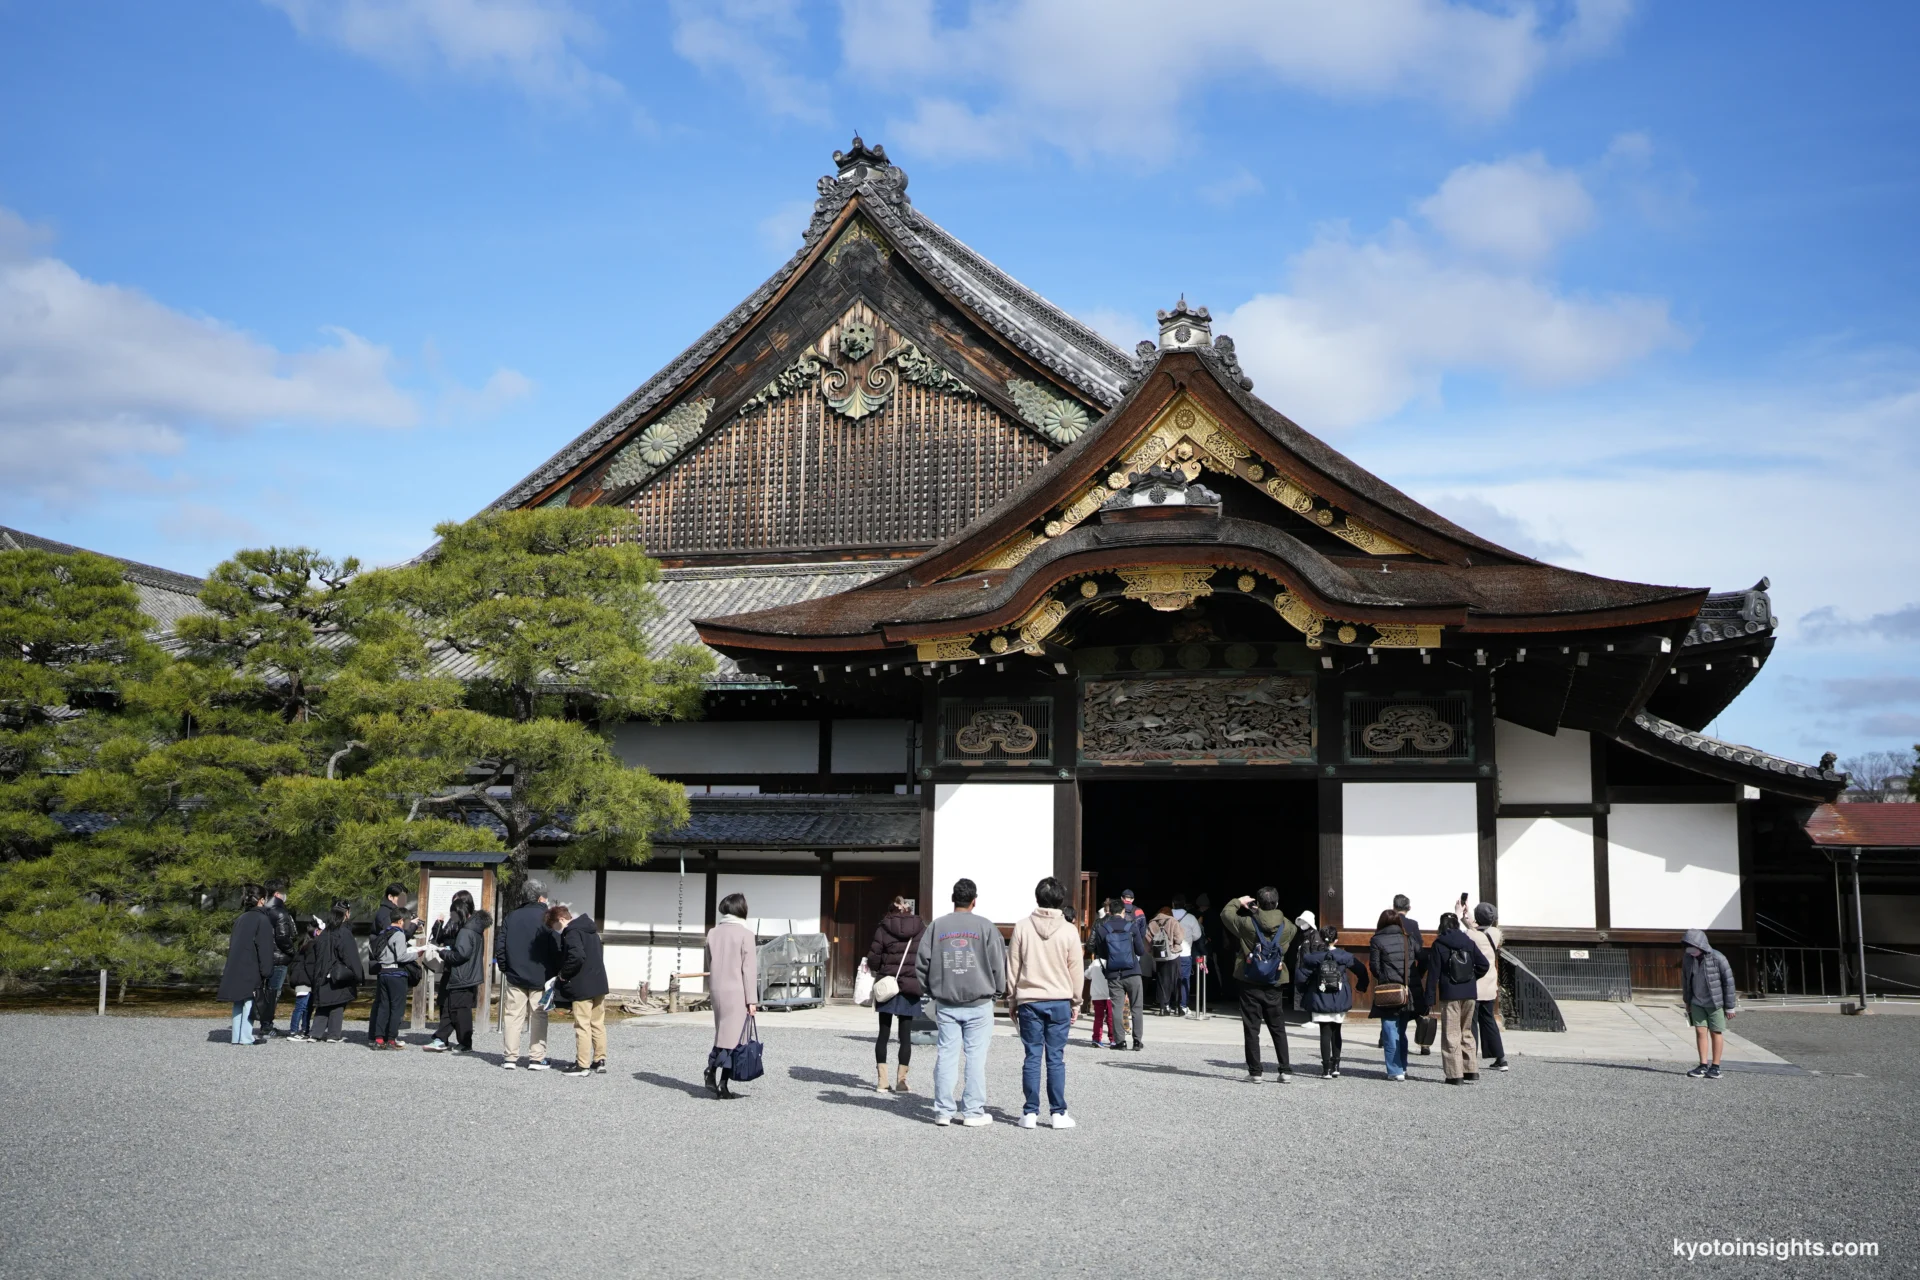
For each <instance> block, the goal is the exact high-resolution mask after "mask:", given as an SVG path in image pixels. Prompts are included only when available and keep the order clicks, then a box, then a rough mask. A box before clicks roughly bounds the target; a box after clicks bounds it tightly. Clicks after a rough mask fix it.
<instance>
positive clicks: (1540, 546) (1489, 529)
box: [1427, 493, 1580, 564]
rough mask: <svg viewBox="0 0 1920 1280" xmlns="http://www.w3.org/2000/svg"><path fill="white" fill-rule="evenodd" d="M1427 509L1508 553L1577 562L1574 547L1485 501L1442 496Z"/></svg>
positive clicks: (1468, 496)
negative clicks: (1496, 544) (1497, 544)
mask: <svg viewBox="0 0 1920 1280" xmlns="http://www.w3.org/2000/svg"><path fill="white" fill-rule="evenodd" d="M1427 505H1428V506H1429V507H1432V508H1433V509H1434V510H1435V511H1438V512H1439V513H1440V514H1441V515H1443V516H1445V517H1446V518H1447V519H1449V520H1451V521H1453V522H1454V523H1455V524H1457V525H1459V526H1461V527H1462V528H1464V529H1470V530H1472V531H1473V532H1474V533H1477V534H1479V535H1480V536H1481V537H1483V538H1485V539H1487V540H1488V541H1490V542H1497V543H1499V544H1500V545H1501V546H1503V547H1505V548H1506V549H1507V550H1509V551H1518V552H1519V553H1520V554H1521V555H1523V556H1532V557H1533V558H1534V559H1536V560H1545V561H1547V562H1548V563H1550V564H1551V563H1555V562H1558V561H1563V560H1572V559H1578V558H1579V555H1580V553H1579V552H1578V551H1576V550H1574V548H1573V544H1572V543H1569V542H1563V541H1561V540H1560V539H1558V538H1552V537H1547V536H1544V535H1542V534H1541V533H1539V532H1538V531H1537V530H1536V529H1535V528H1534V526H1533V524H1532V523H1531V522H1529V521H1526V520H1522V519H1521V518H1520V517H1519V516H1516V515H1514V514H1513V513H1512V512H1511V511H1505V510H1502V509H1501V508H1499V507H1497V506H1495V505H1494V504H1493V503H1491V502H1488V501H1487V500H1486V499H1485V498H1482V497H1478V496H1476V495H1474V494H1470V493H1442V494H1436V495H1435V496H1433V497H1431V498H1429V499H1427Z"/></svg>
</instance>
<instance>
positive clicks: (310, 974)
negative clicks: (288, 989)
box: [287, 934, 326, 987]
mask: <svg viewBox="0 0 1920 1280" xmlns="http://www.w3.org/2000/svg"><path fill="white" fill-rule="evenodd" d="M325 936H326V935H325V934H320V935H318V936H314V935H308V936H307V937H304V938H302V939H301V940H300V946H299V949H298V950H297V951H295V952H294V956H293V963H292V964H290V965H288V966H287V983H288V985H290V986H295V987H312V986H317V985H318V984H319V981H320V976H321V975H320V973H319V970H318V967H317V965H318V961H319V958H320V939H321V938H322V937H325Z"/></svg>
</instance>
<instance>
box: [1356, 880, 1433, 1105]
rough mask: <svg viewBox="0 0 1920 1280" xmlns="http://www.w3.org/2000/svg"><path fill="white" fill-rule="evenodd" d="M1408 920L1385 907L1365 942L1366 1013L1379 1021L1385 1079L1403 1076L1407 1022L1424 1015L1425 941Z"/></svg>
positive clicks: (1405, 1073)
mask: <svg viewBox="0 0 1920 1280" xmlns="http://www.w3.org/2000/svg"><path fill="white" fill-rule="evenodd" d="M1410 923H1411V922H1410V921H1408V920H1407V918H1406V917H1405V916H1403V915H1401V914H1400V913H1399V912H1398V911H1395V910H1394V909H1393V908H1392V907H1389V908H1387V909H1386V910H1385V911H1382V912H1381V913H1380V922H1379V924H1378V925H1376V926H1375V928H1374V934H1373V938H1372V939H1371V941H1369V942H1368V944H1367V952H1368V957H1367V958H1368V961H1369V967H1370V968H1371V969H1372V970H1373V1010H1372V1012H1371V1013H1370V1014H1369V1015H1368V1016H1370V1017H1372V1018H1374V1019H1376V1020H1378V1021H1379V1023H1380V1047H1381V1049H1382V1050H1383V1051H1384V1055H1385V1058H1386V1064H1387V1079H1388V1080H1391V1081H1395V1082H1399V1081H1403V1080H1405V1079H1406V1078H1407V1024H1408V1023H1409V1022H1412V1021H1413V1020H1414V1019H1415V1018H1424V1017H1426V1016H1427V997H1426V986H1425V983H1424V982H1423V980H1422V973H1423V970H1422V969H1421V963H1422V961H1421V956H1422V954H1423V952H1424V948H1425V946H1426V944H1425V942H1424V941H1423V940H1422V939H1421V937H1420V933H1419V930H1418V929H1415V928H1409V927H1408V926H1409V924H1410Z"/></svg>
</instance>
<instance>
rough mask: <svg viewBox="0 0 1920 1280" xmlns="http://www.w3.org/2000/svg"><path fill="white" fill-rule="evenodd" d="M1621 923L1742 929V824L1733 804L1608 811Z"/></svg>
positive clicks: (1616, 914) (1610, 875)
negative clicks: (1740, 825) (1740, 824)
mask: <svg viewBox="0 0 1920 1280" xmlns="http://www.w3.org/2000/svg"><path fill="white" fill-rule="evenodd" d="M1607 880H1608V887H1609V889H1610V890H1611V909H1612V924H1613V927H1614V928H1616V929H1738V928H1739V927H1740V827H1739V818H1738V810H1737V808H1736V807H1735V806H1734V805H1731V804H1616V805H1614V806H1613V807H1612V809H1611V810H1610V811H1609V816H1608V818H1607Z"/></svg>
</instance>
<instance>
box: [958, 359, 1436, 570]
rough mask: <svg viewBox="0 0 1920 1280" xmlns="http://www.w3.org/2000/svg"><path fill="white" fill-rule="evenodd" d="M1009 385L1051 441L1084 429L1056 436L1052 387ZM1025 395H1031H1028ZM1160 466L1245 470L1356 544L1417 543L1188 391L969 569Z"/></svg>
mask: <svg viewBox="0 0 1920 1280" xmlns="http://www.w3.org/2000/svg"><path fill="white" fill-rule="evenodd" d="M1007 385H1008V390H1009V392H1010V393H1011V394H1012V395H1013V396H1014V400H1015V403H1016V404H1017V405H1019V406H1020V411H1021V416H1023V417H1025V418H1026V419H1027V420H1028V422H1029V423H1032V424H1033V425H1034V426H1035V427H1036V428H1038V429H1039V430H1040V431H1041V434H1043V435H1046V436H1047V438H1048V439H1049V440H1055V441H1056V443H1061V444H1064V443H1067V442H1069V441H1071V440H1072V439H1074V438H1076V437H1077V436H1078V435H1079V434H1080V431H1081V430H1083V429H1084V424H1081V425H1079V426H1075V427H1073V429H1072V434H1071V435H1067V436H1064V437H1063V438H1059V439H1056V436H1055V435H1054V434H1053V433H1052V432H1051V431H1049V430H1048V428H1047V427H1045V426H1044V425H1043V419H1044V413H1045V408H1044V402H1045V401H1046V400H1047V393H1046V392H1045V391H1044V390H1043V389H1042V388H1040V387H1038V386H1036V385H1035V384H1033V383H1013V382H1009V383H1008V384H1007ZM1023 396H1026V397H1027V399H1024V400H1023V399H1022V397H1023ZM1064 403H1072V402H1070V401H1068V402H1064ZM1030 406H1031V409H1030ZM1155 467H1160V468H1165V469H1168V470H1174V471H1179V472H1181V473H1182V474H1184V475H1185V476H1186V477H1187V479H1188V481H1189V482H1191V481H1193V480H1196V479H1198V478H1199V475H1200V473H1201V471H1202V470H1211V471H1217V472H1220V473H1221V474H1223V475H1237V476H1239V477H1241V478H1242V479H1244V480H1246V481H1247V482H1248V483H1250V484H1252V485H1253V486H1254V487H1255V488H1257V489H1259V490H1260V491H1261V492H1262V493H1265V494H1266V495H1267V496H1268V497H1270V498H1272V499H1273V500H1274V501H1275V502H1278V503H1279V504H1280V505H1281V506H1283V507H1286V508H1287V509H1288V510H1290V511H1292V512H1294V513H1296V514H1297V515H1301V516H1304V517H1306V518H1307V519H1309V520H1312V521H1313V522H1314V523H1315V524H1317V525H1319V526H1320V527H1321V528H1323V529H1325V530H1326V531H1327V532H1328V533H1331V534H1333V535H1334V536H1335V537H1336V538H1339V539H1341V540H1343V541H1345V542H1348V543H1351V544H1352V545H1353V546H1355V547H1358V548H1359V549H1360V550H1362V551H1365V552H1367V553H1368V554H1369V555H1377V556H1394V555H1411V554H1413V552H1412V550H1411V549H1410V548H1408V547H1405V546H1402V545H1401V544H1400V543H1398V542H1395V541H1394V540H1393V539H1392V538H1389V537H1388V536H1387V535H1386V534H1384V533H1382V532H1380V531H1379V530H1378V529H1375V528H1374V527H1373V526H1371V525H1369V524H1367V523H1365V522H1364V521H1362V520H1360V519H1359V518H1358V517H1356V516H1353V515H1349V514H1347V513H1345V512H1343V511H1341V510H1339V509H1338V508H1336V507H1334V506H1333V505H1332V504H1331V503H1328V502H1326V501H1324V500H1322V499H1321V498H1320V497H1318V496H1317V495H1316V494H1314V493H1312V492H1309V491H1308V490H1307V489H1305V488H1303V487H1302V486H1301V485H1300V484H1299V483H1298V482H1297V481H1295V480H1293V479H1291V478H1290V477H1287V476H1283V475H1276V474H1272V473H1271V472H1270V471H1269V469H1268V466H1267V464H1265V463H1263V462H1261V461H1260V459H1259V457H1258V456H1257V455H1256V454H1255V452H1254V450H1253V449H1252V447H1251V446H1249V445H1248V444H1247V443H1246V442H1245V441H1244V440H1242V439H1240V438H1239V437H1238V436H1236V435H1235V434H1234V433H1233V432H1231V431H1229V430H1228V429H1227V428H1226V427H1224V426H1222V425H1221V424H1220V423H1219V422H1217V421H1215V420H1214V418H1213V416H1212V415H1211V414H1209V413H1208V412H1207V411H1206V410H1205V409H1202V408H1201V407H1200V406H1199V405H1197V404H1195V403H1193V402H1192V400H1191V399H1189V398H1188V397H1186V396H1184V395H1183V396H1181V397H1180V398H1179V399H1178V400H1176V401H1175V402H1174V404H1173V405H1172V406H1171V407H1169V408H1168V410H1167V411H1166V412H1165V413H1163V414H1161V415H1160V417H1159V418H1158V419H1157V420H1156V421H1155V422H1154V424H1153V426H1152V427H1151V428H1150V429H1149V430H1148V431H1147V433H1146V434H1145V435H1144V436H1142V437H1141V438H1140V439H1139V441H1138V442H1137V443H1136V444H1134V445H1133V446H1132V447H1131V448H1130V449H1128V450H1127V451H1126V452H1125V453H1124V454H1122V455H1121V457H1120V458H1119V459H1117V460H1116V461H1115V464H1114V466H1113V469H1112V470H1111V471H1110V472H1109V473H1108V475H1107V476H1106V478H1105V480H1104V481H1103V482H1102V484H1101V485H1100V486H1099V487H1096V488H1094V489H1092V490H1090V491H1088V492H1087V493H1084V494H1079V495H1076V496H1075V498H1074V499H1073V500H1072V501H1071V502H1069V503H1067V505H1066V506H1064V507H1062V508H1060V509H1059V510H1057V511H1056V512H1054V513H1053V514H1052V515H1051V516H1050V517H1049V518H1048V519H1047V520H1046V521H1045V523H1044V524H1043V525H1042V527H1041V529H1040V531H1039V532H1037V533H1036V532H1035V531H1033V530H1031V529H1023V530H1021V531H1020V532H1019V533H1017V534H1015V535H1014V536H1013V537H1012V538H1009V539H1008V540H1007V541H1005V542H1003V543H1001V544H1000V545H999V546H997V547H995V548H994V549H993V550H992V551H991V552H989V553H988V555H987V557H986V558H985V559H984V560H982V561H981V562H980V563H978V564H974V565H970V566H968V568H967V569H966V570H965V572H974V571H976V570H979V569H1010V568H1012V567H1014V566H1015V565H1017V564H1019V563H1020V562H1021V561H1022V560H1024V559H1026V558H1027V556H1029V555H1031V554H1032V553H1033V552H1034V551H1035V550H1036V549H1037V548H1039V547H1040V546H1042V545H1044V544H1045V543H1046V542H1047V541H1048V539H1051V538H1058V537H1060V536H1062V535H1063V534H1065V533H1067V532H1069V531H1070V530H1072V529H1073V528H1075V527H1076V526H1077V525H1079V524H1080V523H1081V522H1083V521H1085V520H1086V519H1087V518H1088V517H1090V516H1092V515H1093V514H1094V513H1095V512H1097V511H1099V510H1100V508H1101V506H1102V505H1104V504H1105V503H1106V501H1107V499H1108V498H1109V497H1111V496H1112V494H1111V492H1110V491H1118V490H1122V489H1125V488H1126V487H1127V485H1128V483H1129V477H1130V476H1132V475H1134V474H1136V473H1140V472H1145V471H1148V470H1151V469H1152V468H1155Z"/></svg>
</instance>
